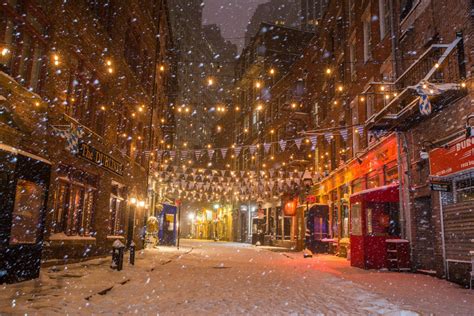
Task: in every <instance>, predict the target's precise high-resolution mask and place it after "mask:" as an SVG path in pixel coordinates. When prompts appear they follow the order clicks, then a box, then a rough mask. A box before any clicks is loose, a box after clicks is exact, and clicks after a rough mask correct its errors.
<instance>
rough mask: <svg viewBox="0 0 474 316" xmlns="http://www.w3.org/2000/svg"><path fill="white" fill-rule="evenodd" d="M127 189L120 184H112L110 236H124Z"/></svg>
mask: <svg viewBox="0 0 474 316" xmlns="http://www.w3.org/2000/svg"><path fill="white" fill-rule="evenodd" d="M125 197H126V189H125V187H124V186H123V185H121V184H119V183H112V190H111V193H110V214H109V235H112V236H120V235H123V234H124V224H125V206H126V205H125V200H126V198H125Z"/></svg>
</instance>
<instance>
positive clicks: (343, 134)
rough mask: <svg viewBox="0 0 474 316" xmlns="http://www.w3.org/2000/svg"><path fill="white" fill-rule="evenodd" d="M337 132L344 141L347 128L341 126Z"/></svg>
mask: <svg viewBox="0 0 474 316" xmlns="http://www.w3.org/2000/svg"><path fill="white" fill-rule="evenodd" d="M339 133H341V137H342V139H343V140H344V141H345V142H346V141H347V136H348V133H349V132H348V131H347V128H343V129H341V130H340V131H339Z"/></svg>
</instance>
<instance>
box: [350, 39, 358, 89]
mask: <svg viewBox="0 0 474 316" xmlns="http://www.w3.org/2000/svg"><path fill="white" fill-rule="evenodd" d="M349 63H350V65H349V66H350V71H351V80H352V81H356V80H357V73H356V41H355V38H353V39H352V40H351V42H350V44H349Z"/></svg>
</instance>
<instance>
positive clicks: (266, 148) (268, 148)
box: [263, 143, 272, 154]
mask: <svg viewBox="0 0 474 316" xmlns="http://www.w3.org/2000/svg"><path fill="white" fill-rule="evenodd" d="M271 147H272V144H271V143H270V144H263V149H264V151H265V154H268V152H269V151H270V148H271Z"/></svg>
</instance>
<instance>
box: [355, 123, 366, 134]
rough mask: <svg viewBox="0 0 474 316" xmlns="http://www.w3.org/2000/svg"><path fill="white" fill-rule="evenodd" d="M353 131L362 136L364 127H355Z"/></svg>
mask: <svg viewBox="0 0 474 316" xmlns="http://www.w3.org/2000/svg"><path fill="white" fill-rule="evenodd" d="M355 130H356V132H357V133H358V134H359V135H363V134H364V125H359V126H356V127H355Z"/></svg>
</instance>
